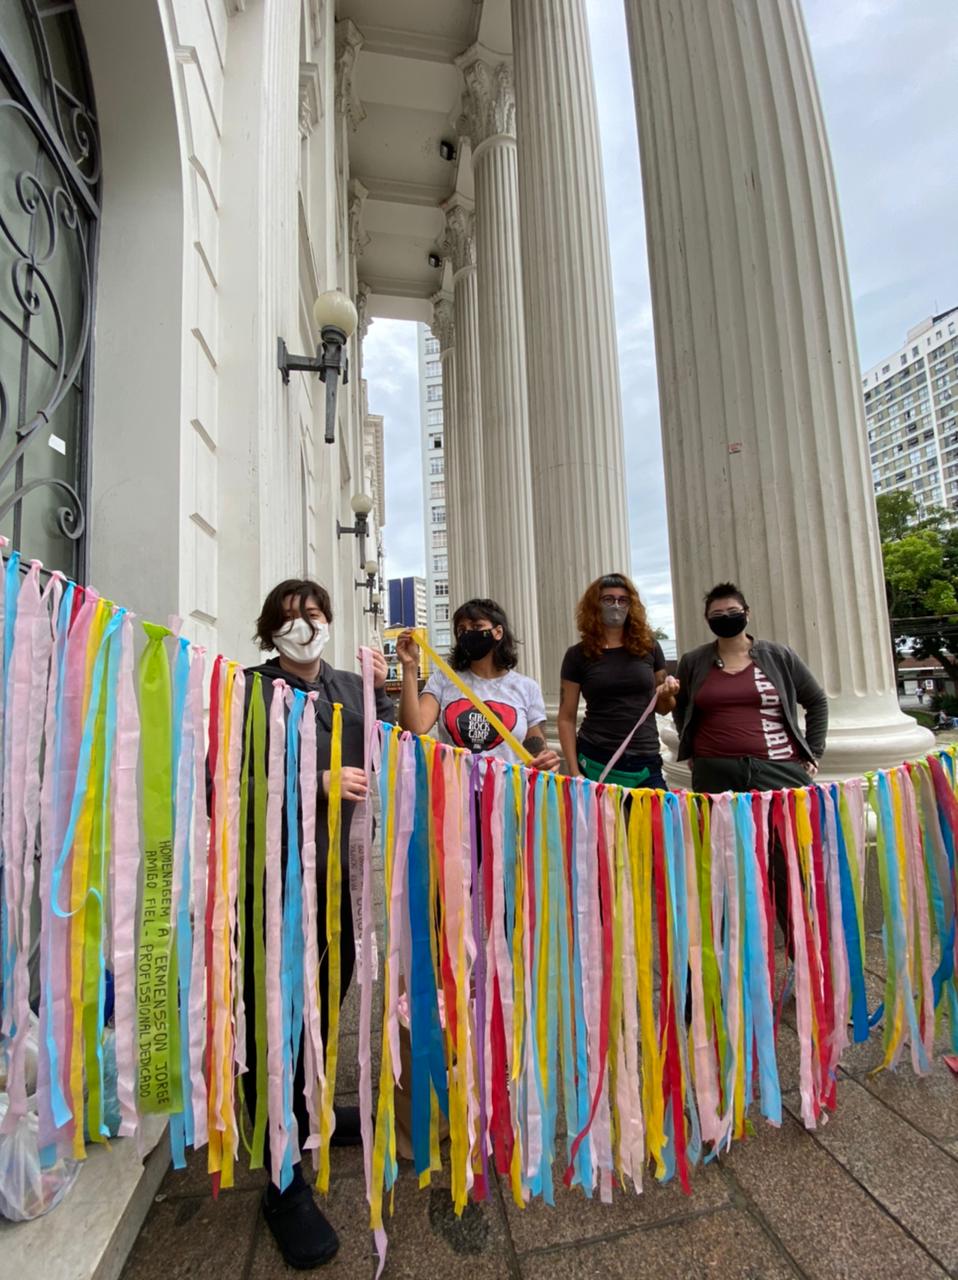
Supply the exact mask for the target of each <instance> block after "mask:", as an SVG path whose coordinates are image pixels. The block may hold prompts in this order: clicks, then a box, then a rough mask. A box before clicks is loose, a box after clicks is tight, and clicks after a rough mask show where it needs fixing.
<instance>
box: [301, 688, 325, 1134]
mask: <svg viewBox="0 0 958 1280" xmlns="http://www.w3.org/2000/svg"><path fill="white" fill-rule="evenodd" d="M308 696H309V702H308V705H307V707H306V710H305V711H304V712H303V715H302V718H301V719H300V722H299V740H300V751H299V790H300V796H301V798H302V805H303V854H302V857H303V991H304V999H303V1020H304V1025H303V1067H304V1074H305V1080H306V1109H307V1111H308V1112H309V1137H308V1138H307V1140H306V1148H307V1150H309V1151H315V1150H316V1148H317V1147H318V1146H319V1108H318V1105H317V1095H320V1096H321V1094H322V1093H323V1091H324V1090H325V1088H326V1072H325V1069H324V1067H325V1058H324V1052H323V1033H322V1020H321V1012H320V1000H321V997H320V993H319V938H318V934H317V928H318V922H317V913H318V905H317V893H316V803H315V796H316V789H317V786H318V785H319V779H318V775H317V764H316V694H315V693H310V694H309V695H308Z"/></svg>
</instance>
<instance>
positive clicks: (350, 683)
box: [246, 659, 396, 869]
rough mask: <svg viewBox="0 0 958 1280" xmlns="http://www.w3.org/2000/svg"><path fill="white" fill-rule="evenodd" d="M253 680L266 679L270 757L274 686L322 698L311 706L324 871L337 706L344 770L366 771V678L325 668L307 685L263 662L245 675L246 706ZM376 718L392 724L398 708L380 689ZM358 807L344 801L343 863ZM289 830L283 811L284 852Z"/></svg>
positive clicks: (318, 853)
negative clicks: (327, 778) (326, 781)
mask: <svg viewBox="0 0 958 1280" xmlns="http://www.w3.org/2000/svg"><path fill="white" fill-rule="evenodd" d="M254 675H259V676H261V677H262V680H261V689H262V696H263V700H264V702H265V705H266V716H267V720H266V754H267V759H268V758H269V707H270V703H271V701H272V698H273V681H274V680H284V681H285V682H286V684H287V685H288V686H289V687H290V688H291V689H302V690H303V692H304V693H310V692H312V691H313V690H315V691H316V693H317V694H318V697H317V698H316V701H315V703H314V704H313V706H314V708H315V713H316V775H317V777H316V784H317V785H316V864H317V869H322V868H324V867H325V865H326V850H327V848H328V841H329V835H328V831H327V805H326V796H325V794H324V792H323V788H322V781H321V780H322V775H323V772H324V771H325V770H326V769H328V768H329V757H330V746H331V741H332V732H333V705H332V704H333V703H334V702H341V703H342V706H343V740H342V741H343V765H349V766H351V767H353V768H356V769H361V768H362V766H363V681H362V677H361V676H358V675H356V674H355V673H354V672H352V671H338V670H337V669H336V668H335V667H331V666H329V665H328V664H327V663H325V662H324V663H323V665H322V667H321V668H320V672H319V679H318V680H317V681H316V683H315V684H313V683H311V682H310V681H308V680H301V679H299V677H298V676H294V675H291V674H290V672H288V671H285V670H284V669H283V668H282V667H281V666H280V665H279V663H278V662H277V661H276V660H275V659H274V660H272V661H270V662H264V663H263V664H262V666H259V667H249V668H247V671H246V697H247V704H248V701H249V697H250V694H251V692H252V687H253V680H252V677H253V676H254ZM376 718H377V719H378V720H385V721H387V722H388V723H390V724H392V723H394V721H395V719H396V708H395V707H394V706H393V703H392V700H391V699H390V697H389V695H388V694H387V693H386V691H385V690H384V689H377V690H376ZM252 773H253V770H252V767H251V769H250V774H251V777H250V801H249V828H250V836H251V837H252V823H253V792H254V786H253V778H252ZM355 807H356V806H355V804H354V803H353V802H351V801H349V800H344V801H343V807H342V818H341V829H342V832H343V842H342V859H343V862H344V863H345V862H346V860H347V858H348V849H349V827H350V823H351V822H352V818H353V810H354V809H355ZM285 829H286V813H285V809H284V811H283V832H284V838H283V846H284V849H285V844H286V840H285ZM249 848H250V849H252V848H253V840H252V838H250V841H249Z"/></svg>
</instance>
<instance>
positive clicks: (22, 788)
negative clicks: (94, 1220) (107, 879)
mask: <svg viewBox="0 0 958 1280" xmlns="http://www.w3.org/2000/svg"><path fill="white" fill-rule="evenodd" d="M52 642H53V637H52V633H51V631H50V618H49V614H48V612H47V608H46V600H45V599H41V596H40V562H39V560H34V561H32V562H31V565H30V569H29V571H28V573H27V576H26V580H25V581H24V583H23V585H22V586H21V588H20V595H19V598H18V607H17V618H16V623H15V625H14V632H13V653H12V655H11V660H10V681H11V683H12V686H13V697H12V699H11V706H10V709H9V712H8V714H9V715H10V717H11V719H12V720H13V723H14V724H15V725H16V727H17V732H16V733H15V734H12V735H11V738H10V742H9V749H8V752H7V755H6V760H5V764H6V770H5V774H6V779H7V780H8V784H9V789H10V790H9V797H10V800H11V801H13V800H14V798H15V804H14V812H13V814H12V817H11V821H10V834H11V837H12V842H11V843H10V844H5V847H4V868H3V875H4V892H5V895H6V898H7V918H8V924H9V928H10V931H11V933H12V935H13V940H14V946H15V956H14V966H13V983H12V985H13V991H12V992H4V1005H5V1009H4V1026H3V1030H4V1032H5V1033H6V1034H7V1035H9V1034H10V1033H11V1031H12V1030H13V1027H14V1024H15V1027H16V1029H15V1031H13V1039H12V1042H11V1044H10V1046H9V1050H8V1053H9V1059H10V1079H9V1081H8V1084H7V1091H8V1094H9V1098H10V1104H9V1107H8V1109H7V1114H6V1116H5V1117H4V1120H3V1123H2V1125H0V1132H3V1133H10V1132H12V1131H13V1130H14V1129H15V1128H16V1127H17V1124H18V1122H19V1120H20V1117H21V1116H23V1115H25V1114H26V1109H27V1094H26V1083H25V1079H24V1071H23V1064H24V1054H25V1052H26V1044H27V1041H26V1037H27V1032H28V1031H29V1030H30V974H29V959H30V933H31V912H32V906H33V883H34V874H35V868H34V849H35V847H36V837H37V823H38V821H39V816H40V743H41V738H42V734H43V719H44V713H45V711H46V682H47V673H48V667H49V662H50V650H51V647H52ZM11 997H12V998H11Z"/></svg>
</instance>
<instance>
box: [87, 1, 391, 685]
mask: <svg viewBox="0 0 958 1280" xmlns="http://www.w3.org/2000/svg"><path fill="white" fill-rule="evenodd" d="M79 13H80V19H81V23H82V26H83V31H84V35H85V38H86V41H87V46H88V53H89V58H90V64H91V71H92V77H93V84H94V92H95V96H96V102H97V110H98V115H99V120H100V130H101V138H102V147H103V174H104V176H103V216H102V226H101V241H100V262H99V281H98V293H97V308H96V335H95V340H96V350H95V396H94V410H93V430H92V433H91V435H92V475H93V494H92V500H91V503H90V511H91V561H92V575H91V580H92V581H93V582H94V584H95V585H96V586H97V587H98V588H99V589H100V590H101V591H102V592H104V593H106V594H108V595H110V596H111V597H112V598H114V599H116V600H118V601H121V602H123V603H125V604H129V605H130V606H131V607H133V608H134V609H135V610H136V611H137V613H139V614H140V615H141V616H145V617H151V618H155V619H157V620H159V621H164V620H165V618H166V616H167V614H169V613H178V614H179V615H180V616H182V618H183V619H184V626H185V629H186V631H187V633H188V634H189V635H190V636H191V637H192V638H194V639H196V640H197V641H199V642H201V643H203V644H205V645H206V646H207V647H208V649H209V650H210V651H211V652H217V651H218V652H223V653H226V654H228V655H229V656H231V657H235V658H239V659H241V660H252V659H253V658H254V657H255V650H254V649H253V647H252V643H251V640H250V636H251V633H252V629H253V622H254V619H255V617H256V614H257V613H258V610H259V607H260V604H261V602H262V599H263V596H264V595H265V593H266V591H267V590H268V589H269V588H270V587H271V586H273V585H274V583H275V582H276V581H278V580H279V579H281V578H284V577H295V576H300V575H302V574H303V573H304V572H309V573H310V574H312V575H315V576H317V577H318V578H319V579H320V581H322V582H323V583H324V584H325V585H326V586H327V587H328V588H329V589H330V591H331V594H332V596H333V605H334V613H335V616H336V624H335V626H334V628H333V639H332V644H331V650H330V658H331V660H332V661H333V662H334V663H338V664H341V665H344V666H352V664H353V655H354V653H355V647H356V644H357V642H358V641H359V640H360V639H363V638H365V636H366V635H367V633H368V619H367V618H366V617H365V616H364V615H363V613H362V606H363V604H364V603H365V600H366V594H365V592H358V591H356V590H355V589H354V588H353V586H352V583H353V581H354V580H355V579H358V578H359V577H360V573H359V552H358V546H357V542H356V539H355V538H352V537H344V538H343V539H342V540H341V541H337V538H336V533H335V529H336V519H337V517H339V518H340V519H341V520H342V522H343V523H344V524H351V523H352V513H351V511H350V507H349V498H350V495H351V494H352V493H353V492H355V491H356V490H357V489H365V490H367V491H369V488H370V478H369V477H368V476H367V475H366V474H365V469H364V458H363V412H362V400H361V385H360V378H359V377H358V370H359V363H360V362H359V360H358V358H357V356H358V352H357V351H356V350H355V348H356V346H357V343H356V341H355V340H354V341H353V342H352V343H351V344H350V347H351V350H350V361H351V366H352V369H353V372H354V377H353V378H352V380H351V382H350V384H349V385H348V386H347V387H346V388H343V389H342V390H341V392H340V403H339V424H338V428H337V435H338V439H337V442H336V444H335V445H333V446H327V445H326V444H325V443H324V442H323V438H322V437H323V415H324V396H325V388H324V387H323V385H322V384H321V383H320V382H319V381H318V379H316V378H315V377H306V376H304V375H299V374H294V375H293V376H292V378H291V380H290V384H289V386H288V387H284V385H283V383H282V380H281V377H280V374H279V370H278V369H277V365H276V348H277V339H278V338H279V337H280V336H282V337H283V338H285V340H286V342H287V344H288V346H289V348H290V350H291V351H293V352H295V353H297V354H298V353H307V352H308V353H310V354H312V353H313V351H314V349H315V334H314V333H313V332H312V321H311V314H312V304H313V301H314V300H315V297H316V295H317V293H318V292H319V291H321V290H322V289H326V288H331V287H336V286H338V287H341V288H344V289H346V290H347V291H348V292H350V293H351V294H353V295H354V294H355V288H356V273H355V263H354V261H353V257H352V253H351V246H350V238H349V228H348V217H347V209H346V195H345V193H346V191H347V187H348V180H349V174H348V159H347V146H346V134H345V130H346V127H347V126H346V124H345V122H344V121H343V120H342V118H341V117H340V116H339V115H338V113H337V112H336V107H335V101H336V95H335V77H336V65H335V28H334V22H333V13H332V3H331V0H308V3H306V2H305V0H304V3H303V4H302V7H300V6H299V5H297V4H296V3H295V2H293V0H258V3H255V4H247V5H245V6H238V5H236V4H234V3H232V2H231V0H204V2H201V0H138V2H137V3H136V4H132V3H129V0H80V2H79ZM376 537H377V532H376V529H375V524H374V523H373V526H372V529H371V536H370V540H369V547H370V554H373V555H374V554H375V545H376Z"/></svg>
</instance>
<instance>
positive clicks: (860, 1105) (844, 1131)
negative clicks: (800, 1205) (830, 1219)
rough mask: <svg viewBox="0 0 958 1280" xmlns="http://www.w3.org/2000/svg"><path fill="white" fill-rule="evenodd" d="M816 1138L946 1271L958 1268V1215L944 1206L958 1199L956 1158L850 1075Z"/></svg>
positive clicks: (955, 1202)
mask: <svg viewBox="0 0 958 1280" xmlns="http://www.w3.org/2000/svg"><path fill="white" fill-rule="evenodd" d="M789 1105H790V1108H791V1109H794V1110H797V1107H795V1106H794V1104H789ZM815 1140H816V1141H817V1142H819V1143H821V1145H822V1146H823V1147H824V1148H825V1149H826V1150H827V1151H828V1152H830V1154H831V1155H832V1156H834V1158H835V1159H836V1160H837V1161H838V1162H839V1163H840V1164H841V1165H842V1166H843V1167H844V1168H845V1169H847V1170H848V1172H849V1173H850V1174H852V1176H853V1177H855V1178H856V1179H857V1180H858V1181H859V1182H860V1183H861V1184H862V1186H864V1187H865V1188H866V1189H867V1190H868V1191H869V1192H870V1193H871V1195H873V1196H874V1197H875V1199H876V1200H877V1201H878V1202H879V1204H881V1205H882V1207H883V1208H884V1209H885V1210H886V1211H887V1212H888V1213H890V1214H891V1215H892V1217H894V1218H895V1219H896V1220H897V1221H898V1222H900V1223H901V1224H902V1226H903V1227H905V1228H906V1229H907V1230H908V1231H910V1232H911V1234H912V1235H913V1236H914V1237H915V1239H916V1240H919V1241H920V1242H921V1243H922V1244H923V1245H924V1246H925V1248H926V1249H927V1250H928V1252H929V1253H930V1254H931V1255H932V1256H933V1257H934V1258H936V1259H937V1260H938V1261H939V1262H940V1263H941V1264H942V1266H944V1267H945V1269H946V1270H948V1271H955V1270H956V1269H958V1217H956V1215H955V1214H954V1213H952V1212H950V1211H949V1212H946V1211H945V1210H944V1206H946V1205H950V1206H953V1205H955V1204H958V1166H956V1163H955V1161H954V1160H952V1159H951V1158H950V1157H949V1156H948V1155H946V1154H945V1152H943V1151H942V1150H940V1149H939V1148H938V1147H937V1146H935V1145H934V1143H932V1142H930V1141H929V1140H928V1139H927V1138H925V1137H924V1136H923V1135H922V1134H920V1133H918V1132H917V1131H916V1130H915V1129H913V1128H912V1126H911V1125H910V1124H908V1123H907V1122H906V1121H905V1120H903V1119H902V1118H901V1117H900V1116H898V1115H896V1114H895V1113H894V1112H893V1111H889V1109H888V1108H887V1107H886V1106H885V1105H884V1104H883V1103H881V1102H879V1101H878V1099H877V1098H874V1097H872V1095H871V1094H870V1093H869V1092H868V1091H867V1090H866V1089H864V1088H863V1087H862V1086H861V1085H860V1084H858V1083H857V1081H854V1080H851V1079H850V1080H848V1082H847V1085H846V1087H845V1088H844V1089H843V1090H842V1099H841V1104H840V1106H839V1108H838V1110H837V1111H836V1112H835V1114H834V1116H832V1118H831V1119H830V1120H829V1122H828V1124H826V1125H823V1126H821V1128H819V1129H817V1130H816V1131H815Z"/></svg>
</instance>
